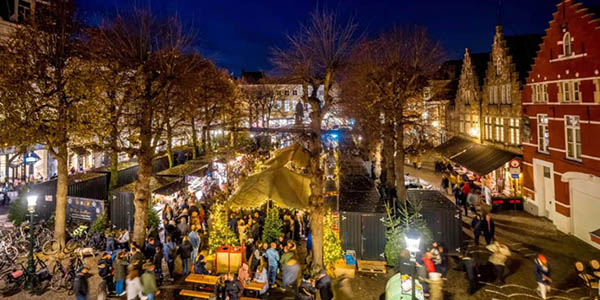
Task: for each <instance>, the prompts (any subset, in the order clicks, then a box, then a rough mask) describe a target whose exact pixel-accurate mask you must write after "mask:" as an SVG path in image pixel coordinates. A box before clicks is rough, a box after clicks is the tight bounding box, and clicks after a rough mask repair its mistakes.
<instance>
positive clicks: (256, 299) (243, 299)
mask: <svg viewBox="0 0 600 300" xmlns="http://www.w3.org/2000/svg"><path fill="white" fill-rule="evenodd" d="M240 300H260V299H259V298H252V297H242V298H240Z"/></svg>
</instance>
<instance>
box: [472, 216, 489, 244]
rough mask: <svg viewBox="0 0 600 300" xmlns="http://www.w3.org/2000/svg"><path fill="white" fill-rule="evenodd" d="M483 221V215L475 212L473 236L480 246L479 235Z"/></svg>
mask: <svg viewBox="0 0 600 300" xmlns="http://www.w3.org/2000/svg"><path fill="white" fill-rule="evenodd" d="M481 223H482V220H481V215H479V214H475V216H474V217H473V220H472V221H471V229H472V230H473V236H474V239H475V245H476V246H479V236H481ZM488 244H489V243H488Z"/></svg>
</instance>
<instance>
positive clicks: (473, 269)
mask: <svg viewBox="0 0 600 300" xmlns="http://www.w3.org/2000/svg"><path fill="white" fill-rule="evenodd" d="M460 259H461V262H460V263H461V267H462V270H463V271H464V272H465V278H466V279H467V284H468V288H467V292H468V293H469V295H473V294H474V293H475V292H476V291H477V289H478V282H479V278H478V277H479V271H478V267H477V262H476V261H475V260H474V259H473V258H472V257H470V256H468V255H466V254H465V255H464V256H460Z"/></svg>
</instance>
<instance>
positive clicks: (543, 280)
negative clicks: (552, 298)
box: [534, 254, 552, 300]
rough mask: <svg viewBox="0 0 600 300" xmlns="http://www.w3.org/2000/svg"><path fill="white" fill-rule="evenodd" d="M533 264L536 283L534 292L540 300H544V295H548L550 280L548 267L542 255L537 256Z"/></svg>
mask: <svg viewBox="0 0 600 300" xmlns="http://www.w3.org/2000/svg"><path fill="white" fill-rule="evenodd" d="M534 262H535V280H536V281H537V284H538V288H537V290H536V292H537V293H538V295H540V297H542V299H544V300H546V299H547V298H546V295H547V294H548V293H550V284H551V283H552V278H551V277H550V266H548V260H547V259H546V257H545V256H543V255H541V254H540V255H538V257H537V258H536V259H535V260H534Z"/></svg>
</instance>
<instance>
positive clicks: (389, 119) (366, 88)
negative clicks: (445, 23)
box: [344, 26, 445, 199]
mask: <svg viewBox="0 0 600 300" xmlns="http://www.w3.org/2000/svg"><path fill="white" fill-rule="evenodd" d="M444 58H445V54H444V51H443V49H442V47H441V46H440V45H439V43H437V42H436V41H434V40H433V39H432V38H431V37H430V36H429V34H428V32H427V30H426V29H425V28H422V27H415V26H408V27H394V28H392V29H391V30H390V31H387V32H384V33H382V34H381V35H379V37H377V38H375V39H373V40H367V41H364V42H363V43H361V44H360V45H359V46H358V47H357V48H356V49H355V51H354V53H353V60H352V61H353V65H352V66H351V67H350V68H349V70H348V73H347V74H346V76H345V80H346V81H348V83H347V84H344V86H348V85H349V83H351V84H352V85H356V86H360V87H362V89H360V90H358V89H357V90H356V92H357V93H359V95H357V96H355V98H356V97H358V98H359V99H360V100H363V101H362V102H358V103H360V105H364V107H365V109H369V111H370V115H371V118H370V119H369V120H367V122H372V121H373V117H374V116H377V115H378V116H379V117H380V118H381V119H380V121H379V122H380V123H381V125H382V126H381V128H380V131H379V133H377V135H379V136H381V137H383V147H382V148H383V152H384V153H383V157H384V163H385V165H386V170H387V172H386V173H387V180H386V185H387V188H388V190H390V189H391V188H392V187H394V186H395V189H396V192H397V195H398V198H401V199H403V198H404V190H405V188H404V153H405V149H404V147H405V145H404V144H405V142H404V137H405V131H406V130H407V128H409V127H410V126H415V128H416V127H419V126H420V125H419V123H418V122H419V121H420V120H421V118H420V117H421V114H422V111H421V110H418V109H415V105H414V103H418V101H419V99H422V97H421V96H422V93H423V89H424V88H425V87H427V86H429V82H430V79H431V77H432V75H433V74H434V72H436V71H437V70H438V69H439V66H440V65H441V63H442V62H443V60H444ZM360 94H362V96H361V95H360ZM368 99H371V101H368ZM363 126H364V123H363ZM374 138H377V137H374Z"/></svg>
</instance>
